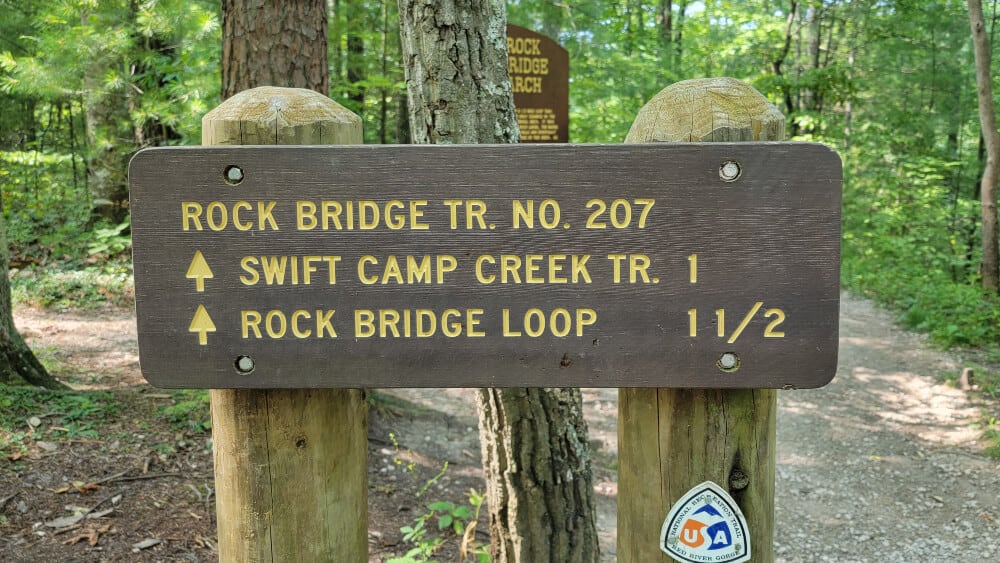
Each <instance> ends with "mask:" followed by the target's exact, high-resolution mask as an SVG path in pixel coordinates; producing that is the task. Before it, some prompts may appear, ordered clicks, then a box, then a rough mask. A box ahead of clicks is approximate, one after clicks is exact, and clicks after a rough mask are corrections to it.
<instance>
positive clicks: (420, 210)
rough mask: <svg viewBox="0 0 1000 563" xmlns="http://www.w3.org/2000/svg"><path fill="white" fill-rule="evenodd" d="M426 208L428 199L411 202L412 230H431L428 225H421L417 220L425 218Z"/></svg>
mask: <svg viewBox="0 0 1000 563" xmlns="http://www.w3.org/2000/svg"><path fill="white" fill-rule="evenodd" d="M424 207H427V200H426V199H417V200H413V201H411V202H410V230H411V231H426V230H427V229H429V228H430V226H429V225H428V224H427V223H420V222H418V221H417V219H420V218H421V217H423V216H424Z"/></svg>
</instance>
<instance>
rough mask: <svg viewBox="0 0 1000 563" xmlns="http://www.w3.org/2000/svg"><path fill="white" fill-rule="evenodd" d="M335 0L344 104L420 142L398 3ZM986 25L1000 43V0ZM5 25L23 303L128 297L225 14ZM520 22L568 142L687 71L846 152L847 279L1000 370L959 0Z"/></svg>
mask: <svg viewBox="0 0 1000 563" xmlns="http://www.w3.org/2000/svg"><path fill="white" fill-rule="evenodd" d="M328 6H329V14H330V15H329V18H330V19H329V26H328V31H329V61H330V65H331V68H330V83H331V92H330V96H331V97H332V98H333V99H334V100H336V101H337V102H339V103H341V104H343V105H345V106H346V107H348V108H349V109H351V110H352V111H355V112H356V113H358V114H359V115H360V116H361V117H362V119H363V122H364V130H365V142H366V143H407V142H409V131H408V125H407V123H406V115H407V110H406V89H405V84H404V78H403V65H402V61H401V50H400V44H399V31H398V29H399V28H398V21H397V4H396V3H395V2H394V1H391V0H379V1H373V0H368V1H359V0H329V2H328ZM985 12H986V33H987V35H988V37H989V38H990V44H991V45H995V44H996V40H995V39H996V33H995V32H996V27H997V26H996V23H997V16H998V14H997V3H996V2H988V3H986V6H985ZM0 14H2V17H0V188H2V190H3V192H2V195H3V213H4V217H5V219H6V229H7V237H8V245H9V251H10V260H11V266H12V270H11V282H12V288H13V295H14V303H15V307H17V306H21V305H33V306H42V307H55V308H59V307H72V308H80V307H86V306H100V305H103V304H106V303H111V304H112V305H117V306H130V305H131V297H132V291H131V263H130V242H129V213H128V206H127V195H128V194H127V178H126V168H127V162H128V159H129V158H130V157H131V155H132V154H134V153H135V151H137V150H139V149H141V148H143V147H147V146H156V145H195V144H198V143H199V139H200V124H201V123H200V122H201V117H202V116H203V115H204V114H205V113H206V112H207V111H208V110H209V109H211V108H212V107H214V106H215V105H217V104H218V103H219V101H220V95H219V94H220V68H219V65H220V54H221V53H220V45H221V35H220V25H219V22H220V5H219V4H218V3H217V2H211V1H207V0H195V1H190V0H147V1H140V0H56V1H41V0H0ZM508 21H509V22H510V23H512V24H515V25H520V26H522V27H526V28H528V29H532V30H535V31H538V32H540V33H542V34H544V35H547V36H549V37H552V38H554V39H555V40H556V41H558V42H559V43H560V44H562V45H563V46H564V47H565V48H566V49H567V50H568V51H569V54H570V65H571V72H570V76H571V84H570V140H571V141H572V142H578V143H592V142H602V143H617V142H621V141H622V140H623V138H624V136H625V134H626V132H627V131H628V127H629V125H630V123H631V121H632V118H633V117H634V116H635V114H636V112H637V110H638V109H639V108H640V107H641V106H642V104H644V103H645V102H646V101H647V100H648V99H649V98H651V97H652V96H653V95H654V94H655V93H656V92H658V91H659V90H660V89H662V88H663V87H665V86H667V85H669V84H671V83H673V82H676V81H678V80H683V79H688V78H699V77H712V76H731V77H735V78H738V79H741V80H745V81H747V82H748V83H750V84H751V85H753V86H754V87H755V88H757V89H758V90H760V91H761V92H762V93H764V94H765V95H766V96H767V97H768V98H770V99H771V100H772V101H773V102H774V103H775V104H776V105H777V106H778V108H779V109H780V110H781V111H782V112H783V113H784V114H785V115H786V116H787V119H788V126H787V130H788V133H789V134H788V137H789V138H790V139H791V140H800V141H819V142H824V143H827V144H829V145H830V146H832V147H834V148H835V149H836V150H838V151H839V152H840V154H841V156H842V158H843V160H844V176H845V182H844V225H843V227H844V230H843V268H842V283H843V285H844V287H846V288H848V289H851V290H854V291H857V292H859V293H863V294H865V295H867V296H871V297H873V298H875V299H876V300H878V301H880V302H882V303H885V304H887V305H889V306H891V307H892V308H894V309H895V310H897V311H898V312H899V314H900V318H901V320H902V322H903V323H904V324H906V325H908V326H911V327H914V328H917V329H919V330H923V331H926V332H928V333H930V334H931V335H932V337H933V338H934V339H935V340H936V341H937V342H939V343H940V344H941V345H943V346H963V347H977V348H980V349H986V350H987V359H988V360H990V361H991V362H993V363H996V362H1000V353H998V352H997V343H998V342H1000V298H998V296H997V295H995V294H991V293H989V292H984V291H983V290H982V289H981V283H980V282H981V272H980V263H981V258H982V253H981V252H982V251H981V245H980V241H981V220H980V202H979V200H980V195H981V192H980V179H981V175H982V170H983V167H984V163H985V160H986V153H985V148H984V143H983V140H982V136H981V135H980V122H979V114H978V110H977V100H976V77H975V65H974V58H973V49H972V41H971V35H970V31H969V18H968V12H967V9H966V6H965V2H964V1H958V0H924V1H919V0H853V1H851V0H780V1H779V0H699V1H689V0H655V1H650V0H646V1H643V0H619V1H613V2H601V1H596V0H588V1H582V2H552V1H542V0H531V1H513V2H510V3H509V13H508ZM994 51H995V49H994ZM995 58H996V57H994V59H995ZM995 68H996V64H994V69H995ZM991 74H992V75H993V76H995V75H996V72H995V71H994V72H993V73H991ZM996 90H997V89H996V88H994V91H996ZM986 390H987V391H988V392H990V393H996V392H997V389H996V388H995V386H994V388H987V389H986Z"/></svg>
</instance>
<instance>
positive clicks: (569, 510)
mask: <svg viewBox="0 0 1000 563" xmlns="http://www.w3.org/2000/svg"><path fill="white" fill-rule="evenodd" d="M399 19H400V35H401V38H402V45H403V60H404V61H405V71H406V85H407V90H408V93H409V117H410V128H411V131H412V135H413V140H414V142H415V143H422V144H434V143H439V144H446V143H455V144H457V143H515V142H517V140H518V138H519V137H520V132H519V130H518V127H517V121H516V118H515V113H514V99H513V95H512V93H511V87H510V80H509V77H508V74H507V47H506V39H507V38H506V7H505V4H504V2H503V1H502V0H458V1H456V2H455V3H446V4H443V5H442V4H432V3H429V2H424V1H422V0H400V8H399ZM477 403H478V406H479V409H480V413H479V432H480V439H481V441H482V449H483V467H484V469H485V473H486V480H487V493H488V505H489V515H490V532H491V543H492V546H491V548H492V549H491V550H492V556H493V561H494V562H495V563H506V562H525V563H526V562H532V563H545V562H560V563H561V562H564V561H573V562H575V563H578V562H582V563H586V562H590V561H597V560H598V542H597V532H596V528H595V525H594V519H595V516H594V515H595V509H594V497H593V495H594V493H593V486H592V484H591V482H592V478H591V472H590V444H589V440H588V433H587V426H586V423H585V422H584V420H583V416H582V415H583V413H582V407H581V405H582V400H581V396H580V391H579V390H578V389H539V388H531V389H525V388H513V389H480V390H479V391H478V395H477Z"/></svg>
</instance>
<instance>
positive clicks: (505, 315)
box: [503, 309, 521, 336]
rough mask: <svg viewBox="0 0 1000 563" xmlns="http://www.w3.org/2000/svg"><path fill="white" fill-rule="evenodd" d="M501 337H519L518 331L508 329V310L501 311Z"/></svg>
mask: <svg viewBox="0 0 1000 563" xmlns="http://www.w3.org/2000/svg"><path fill="white" fill-rule="evenodd" d="M503 335H504V336H521V332H520V331H516V330H511V328H510V309H504V310H503Z"/></svg>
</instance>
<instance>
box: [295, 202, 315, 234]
mask: <svg viewBox="0 0 1000 563" xmlns="http://www.w3.org/2000/svg"><path fill="white" fill-rule="evenodd" d="M318 224H319V220H317V219H316V204H315V203H313V202H311V201H299V202H296V203H295V225H296V228H298V230H300V231H311V230H313V229H315V228H316V225H318Z"/></svg>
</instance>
